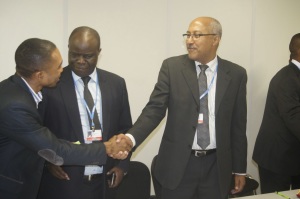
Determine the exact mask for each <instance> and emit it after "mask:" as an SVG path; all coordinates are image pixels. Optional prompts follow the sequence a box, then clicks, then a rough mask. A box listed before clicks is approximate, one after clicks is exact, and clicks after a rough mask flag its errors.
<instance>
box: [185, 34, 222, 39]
mask: <svg viewBox="0 0 300 199" xmlns="http://www.w3.org/2000/svg"><path fill="white" fill-rule="evenodd" d="M210 35H217V34H212V33H210V34H201V33H200V34H188V33H185V34H182V36H183V38H184V39H190V38H192V39H194V40H197V39H200V37H202V36H210ZM188 36H189V37H188Z"/></svg>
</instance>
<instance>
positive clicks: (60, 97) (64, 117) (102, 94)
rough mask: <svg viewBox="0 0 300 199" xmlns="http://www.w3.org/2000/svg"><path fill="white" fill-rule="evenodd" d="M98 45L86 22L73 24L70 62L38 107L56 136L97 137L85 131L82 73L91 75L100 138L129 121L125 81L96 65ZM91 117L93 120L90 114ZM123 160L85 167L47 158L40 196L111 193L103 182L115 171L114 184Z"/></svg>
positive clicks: (92, 198)
mask: <svg viewBox="0 0 300 199" xmlns="http://www.w3.org/2000/svg"><path fill="white" fill-rule="evenodd" d="M100 51H101V47H100V36H99V34H98V32H97V31H96V30H94V29H92V28H90V27H78V28H76V29H74V30H73V32H72V33H71V35H70V38H69V66H67V67H65V68H64V70H63V72H62V75H61V78H60V83H59V84H58V85H57V87H56V88H54V89H45V90H44V92H43V95H44V98H45V100H44V104H42V107H41V110H42V112H44V123H45V126H47V127H48V128H49V129H50V130H52V131H53V132H55V134H56V136H57V137H58V138H61V139H66V140H69V141H72V142H76V141H80V142H81V143H90V142H91V141H90V140H89V139H90V138H91V137H96V136H94V132H92V131H90V130H91V125H92V124H89V117H90V115H89V112H87V108H88V107H86V106H85V102H86V101H85V99H84V82H83V79H82V78H83V77H86V76H88V77H90V78H91V79H90V80H89V83H88V87H89V90H90V92H91V94H92V97H93V101H95V102H96V106H95V110H96V111H95V114H97V120H98V122H100V126H99V130H98V131H99V132H101V134H102V141H106V140H108V139H110V138H111V137H113V136H114V135H115V134H117V133H120V132H121V131H122V132H123V131H126V130H127V129H129V128H130V127H131V126H132V121H131V114H130V108H129V102H128V95H127V89H126V84H125V81H124V79H123V78H121V77H119V76H117V75H115V74H113V73H110V72H107V71H104V70H101V69H99V68H97V67H96V65H97V61H98V55H99V54H100ZM91 112H92V109H91V110H90V113H91ZM93 120H94V123H95V124H96V116H95V115H94V118H93ZM96 129H97V128H96ZM96 131H97V130H96ZM96 131H95V133H96ZM88 132H90V133H91V137H89V136H88ZM99 140H100V139H99ZM96 141H97V139H96ZM128 165H129V158H127V159H126V160H123V161H117V160H114V159H112V158H108V159H107V161H106V162H105V163H103V164H100V165H99V166H95V165H93V166H90V165H87V166H85V167H82V166H62V167H59V166H55V165H52V164H50V163H47V168H48V169H45V170H44V175H43V179H42V183H41V188H40V192H39V198H41V199H60V198H61V199H65V198H72V199H77V198H78V199H82V198H84V199H100V198H106V197H108V195H109V197H110V198H112V197H113V196H112V195H111V192H112V190H111V189H109V190H110V191H108V193H110V194H108V193H106V194H105V189H106V188H107V187H108V183H107V179H106V173H107V172H109V174H110V175H112V173H114V175H115V180H114V182H113V184H110V185H109V186H110V187H111V188H114V187H117V185H118V184H119V183H120V182H121V180H122V179H123V176H124V174H125V173H126V172H127V170H128ZM110 175H109V176H110ZM105 195H106V196H105Z"/></svg>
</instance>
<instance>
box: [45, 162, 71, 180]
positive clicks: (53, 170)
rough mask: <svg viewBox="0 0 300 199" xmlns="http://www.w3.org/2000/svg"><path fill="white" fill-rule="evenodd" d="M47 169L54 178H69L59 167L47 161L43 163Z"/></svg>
mask: <svg viewBox="0 0 300 199" xmlns="http://www.w3.org/2000/svg"><path fill="white" fill-rule="evenodd" d="M45 164H46V165H45V166H46V168H47V169H48V171H49V172H50V173H51V174H52V175H53V176H54V177H56V178H58V179H60V180H70V178H69V176H68V174H67V173H66V172H65V171H64V170H63V169H62V168H61V167H60V166H56V165H54V164H51V163H49V162H47V163H45Z"/></svg>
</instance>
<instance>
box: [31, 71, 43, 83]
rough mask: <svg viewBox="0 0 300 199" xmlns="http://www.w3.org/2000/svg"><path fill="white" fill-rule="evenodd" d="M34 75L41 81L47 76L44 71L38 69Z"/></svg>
mask: <svg viewBox="0 0 300 199" xmlns="http://www.w3.org/2000/svg"><path fill="white" fill-rule="evenodd" d="M33 75H34V77H35V78H36V79H37V80H39V81H40V80H42V79H43V78H44V76H45V74H44V72H43V71H37V72H35V73H34V74H33Z"/></svg>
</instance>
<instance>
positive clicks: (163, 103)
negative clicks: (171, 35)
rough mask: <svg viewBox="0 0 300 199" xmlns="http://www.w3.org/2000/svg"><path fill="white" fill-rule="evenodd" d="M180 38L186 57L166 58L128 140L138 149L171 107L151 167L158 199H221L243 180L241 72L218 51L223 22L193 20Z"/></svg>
mask: <svg viewBox="0 0 300 199" xmlns="http://www.w3.org/2000/svg"><path fill="white" fill-rule="evenodd" d="M183 36H184V38H185V39H186V47H187V51H188V54H187V55H181V56H177V57H172V58H169V59H166V60H165V61H164V62H163V64H162V67H161V70H160V73H159V76H158V81H157V83H156V85H155V88H154V90H153V92H152V94H151V97H150V100H149V102H148V104H147V105H146V107H145V108H144V109H143V112H142V113H141V115H140V116H139V118H138V120H137V122H136V123H135V124H134V126H133V128H131V129H130V130H129V131H128V132H127V134H126V135H127V136H128V137H127V138H126V139H127V141H128V142H130V143H131V142H132V144H133V145H134V146H135V147H137V146H139V145H140V144H141V143H142V142H143V140H145V138H146V137H147V136H148V135H149V134H150V133H151V132H152V131H153V130H154V128H155V127H157V125H158V124H159V123H160V122H161V120H162V119H163V118H164V116H165V114H166V111H167V110H168V116H167V123H166V127H165V131H164V135H163V137H162V141H161V145H160V149H159V153H158V156H157V162H156V165H155V171H154V175H155V177H156V178H157V179H158V181H159V183H160V184H161V185H162V192H161V195H162V199H183V198H184V199H196V198H197V199H225V198H227V197H228V194H229V193H238V192H240V191H241V190H242V189H243V187H244V185H245V176H244V174H245V173H246V165H247V138H246V115H247V109H246V107H247V106H246V82H247V74H246V70H245V69H244V68H242V67H241V66H239V65H237V64H234V63H232V62H229V61H227V60H224V59H221V58H220V57H218V56H217V49H218V46H219V43H220V40H221V36H222V27H221V25H220V23H219V22H218V21H217V20H216V19H213V18H210V17H199V18H196V19H194V20H193V21H192V22H191V23H190V26H189V28H188V31H187V32H186V33H185V34H184V35H183ZM202 65H205V66H202ZM232 174H234V181H235V182H234V183H235V186H234V189H232V190H230V184H231V179H232ZM157 194H159V193H157Z"/></svg>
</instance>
